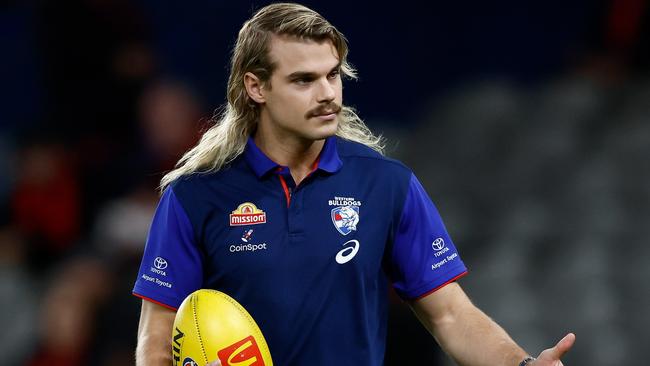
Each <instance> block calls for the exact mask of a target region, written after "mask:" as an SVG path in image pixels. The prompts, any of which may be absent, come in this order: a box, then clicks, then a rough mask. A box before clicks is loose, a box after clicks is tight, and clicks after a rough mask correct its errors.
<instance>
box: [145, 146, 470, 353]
mask: <svg viewBox="0 0 650 366" xmlns="http://www.w3.org/2000/svg"><path fill="white" fill-rule="evenodd" d="M466 273H467V269H466V268H465V265H464V264H463V262H462V261H461V259H460V257H459V256H458V253H457V251H456V248H455V246H454V244H453V242H452V241H451V238H450V237H449V234H448V233H447V230H446V229H445V227H444V225H443V222H442V220H441V218H440V215H439V214H438V212H437V210H436V208H435V207H434V205H433V203H432V202H431V200H430V199H429V197H428V195H427V194H426V192H425V190H424V189H423V187H422V185H421V184H420V183H419V182H418V180H417V179H416V177H415V176H414V175H413V173H412V172H411V171H410V170H409V169H408V168H407V167H405V166H404V165H403V164H402V163H400V162H398V161H395V160H392V159H388V158H386V157H384V156H382V155H380V154H378V153H376V152H375V151H373V150H372V149H370V148H368V147H366V146H364V145H361V144H358V143H355V142H350V141H346V140H343V139H341V138H338V137H330V138H328V139H327V140H326V141H325V144H324V147H323V150H322V151H321V153H320V155H319V158H318V159H317V161H316V163H315V165H314V168H313V171H312V172H311V173H310V174H309V175H308V176H307V178H305V179H304V180H303V181H302V182H301V183H300V184H299V185H298V186H296V185H295V184H294V182H293V179H292V178H291V174H290V172H289V170H288V168H287V167H283V166H280V165H278V164H276V163H275V162H273V161H272V160H271V159H269V158H268V157H267V156H265V155H264V153H262V151H261V150H259V148H257V146H255V143H254V142H253V140H252V139H249V141H248V144H247V146H246V149H245V151H244V153H243V154H242V155H241V156H239V157H238V158H237V159H235V160H234V161H233V162H232V163H231V164H229V165H228V167H226V168H224V169H222V170H220V171H218V172H211V173H196V174H192V175H189V176H186V177H183V178H179V179H177V180H176V181H175V182H173V183H172V184H171V185H170V186H169V187H168V188H167V189H166V190H165V191H164V193H163V195H162V198H161V200H160V203H159V205H158V208H157V210H156V213H155V216H154V218H153V223H152V225H151V229H150V232H149V236H148V238H147V243H146V247H145V251H144V256H143V259H142V264H141V267H140V272H139V275H138V279H137V281H136V283H135V288H134V290H133V292H134V294H135V295H136V296H139V297H142V298H145V299H147V300H150V301H153V302H156V303H158V304H161V305H163V306H167V307H169V308H172V309H176V308H178V306H179V305H180V303H181V302H182V301H183V299H184V298H185V297H186V296H187V295H189V294H190V293H191V292H193V291H195V290H197V289H200V288H212V289H217V290H220V291H223V292H225V293H227V294H229V295H230V296H232V297H233V298H235V299H236V300H237V301H239V302H240V303H241V304H242V305H243V306H244V307H245V308H246V309H247V310H248V312H249V313H250V314H251V315H252V316H253V318H254V319H255V320H256V322H257V323H258V325H259V326H260V328H261V330H262V333H263V334H264V336H265V338H266V340H267V343H268V345H269V348H270V350H271V355H272V357H273V361H274V364H276V365H283V366H290V365H296V366H298V365H382V364H383V359H384V350H385V338H386V323H387V291H388V284H389V283H390V284H392V286H393V288H394V289H395V290H396V292H397V293H398V294H399V295H400V296H401V297H402V298H403V299H405V300H411V299H416V298H419V297H422V296H425V295H427V294H429V293H431V292H433V291H435V290H436V289H438V288H440V287H442V286H444V285H445V284H447V283H449V282H451V281H454V280H455V279H457V278H459V277H460V276H462V275H464V274H466Z"/></svg>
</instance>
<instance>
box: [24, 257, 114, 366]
mask: <svg viewBox="0 0 650 366" xmlns="http://www.w3.org/2000/svg"><path fill="white" fill-rule="evenodd" d="M111 287H112V278H111V276H109V275H108V272H107V271H106V268H105V267H104V265H103V264H102V263H101V262H100V261H98V260H97V259H95V258H93V257H88V256H82V257H76V258H74V259H71V260H70V261H66V262H63V263H62V264H61V266H59V267H58V268H57V270H56V271H55V272H54V275H53V276H52V278H51V281H49V282H48V286H47V290H46V292H45V294H44V298H43V299H42V301H41V304H42V306H41V309H40V314H39V317H38V325H39V326H38V327H37V330H38V332H39V334H38V337H37V339H38V344H37V347H36V348H35V351H34V353H33V355H32V356H31V357H30V358H29V361H28V362H27V364H26V365H27V366H82V365H89V364H94V363H95V355H93V354H92V352H91V347H92V345H93V342H94V341H95V331H96V319H97V316H98V314H97V312H98V310H99V309H100V307H101V305H102V304H104V303H105V301H106V298H107V296H108V294H109V292H110V290H111Z"/></svg>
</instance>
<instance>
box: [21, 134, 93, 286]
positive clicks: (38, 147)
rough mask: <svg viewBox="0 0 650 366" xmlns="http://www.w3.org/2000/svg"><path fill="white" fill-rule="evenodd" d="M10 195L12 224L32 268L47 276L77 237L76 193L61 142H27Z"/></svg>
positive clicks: (69, 158) (73, 171) (69, 160)
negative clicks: (20, 237) (22, 240)
mask: <svg viewBox="0 0 650 366" xmlns="http://www.w3.org/2000/svg"><path fill="white" fill-rule="evenodd" d="M18 155H19V158H18V165H19V166H20V170H18V176H17V179H16V182H15V186H14V187H13V192H12V196H11V215H12V221H13V222H14V224H15V226H16V228H17V229H18V230H19V232H20V234H21V236H22V237H23V238H24V239H25V241H26V243H27V248H28V250H27V256H28V263H29V267H30V269H31V270H33V271H35V272H38V273H41V274H43V273H46V272H47V271H48V270H49V269H50V268H52V266H53V265H54V264H56V262H57V261H59V260H62V259H63V258H64V257H65V256H66V255H67V254H68V253H69V252H70V250H71V249H72V248H73V246H74V244H75V241H76V240H77V239H78V238H79V234H80V229H81V225H80V219H81V218H80V210H81V202H80V192H79V184H78V180H77V171H76V165H75V163H74V160H73V159H72V155H71V154H70V153H69V151H67V149H66V148H64V146H63V145H62V144H61V143H58V142H53V141H48V140H47V139H36V140H34V141H31V142H27V143H25V146H24V147H23V148H21V149H20V152H19V154H18Z"/></svg>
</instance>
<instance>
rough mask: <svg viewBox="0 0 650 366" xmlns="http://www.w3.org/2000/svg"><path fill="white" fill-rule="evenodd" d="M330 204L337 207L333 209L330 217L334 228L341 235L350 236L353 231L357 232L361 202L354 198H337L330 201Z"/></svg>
mask: <svg viewBox="0 0 650 366" xmlns="http://www.w3.org/2000/svg"><path fill="white" fill-rule="evenodd" d="M328 204H329V205H330V206H337V207H334V208H333V209H332V211H331V213H330V216H331V217H332V223H333V224H334V227H335V228H336V230H337V231H338V232H339V233H341V234H343V235H348V234H349V233H351V232H353V231H357V225H358V224H359V207H360V206H361V201H357V200H356V199H354V198H353V197H338V196H335V197H334V199H332V200H329V201H328Z"/></svg>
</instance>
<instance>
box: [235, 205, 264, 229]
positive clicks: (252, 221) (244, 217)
mask: <svg viewBox="0 0 650 366" xmlns="http://www.w3.org/2000/svg"><path fill="white" fill-rule="evenodd" d="M265 223H266V212H264V211H262V210H260V209H259V208H257V206H255V204H253V203H251V202H244V203H242V204H241V205H239V206H237V209H236V210H234V211H233V212H232V213H231V214H230V226H244V225H258V224H265Z"/></svg>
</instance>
